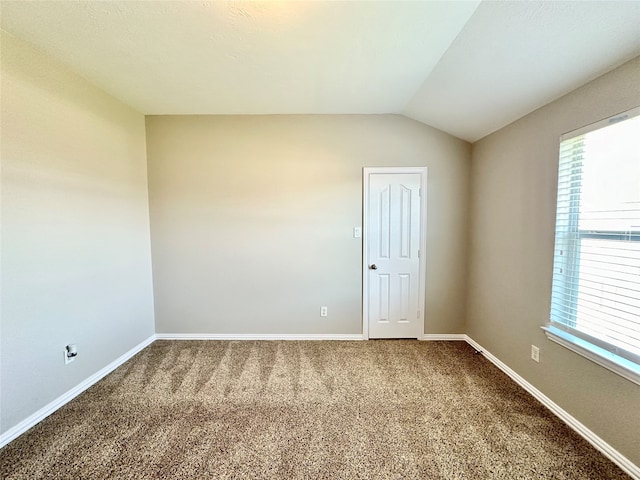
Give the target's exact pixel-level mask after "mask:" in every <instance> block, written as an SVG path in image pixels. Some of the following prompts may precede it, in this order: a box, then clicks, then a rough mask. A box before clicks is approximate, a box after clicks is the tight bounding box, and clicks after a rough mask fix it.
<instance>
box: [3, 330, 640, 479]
mask: <svg viewBox="0 0 640 480" xmlns="http://www.w3.org/2000/svg"><path fill="white" fill-rule="evenodd" d="M0 478H3V479H7V480H8V479H23V478H29V479H32V478H34V479H35V478H47V479H58V478H59V479H63V478H64V479H106V478H116V479H145V478H149V479H152V478H162V479H172V478H179V479H206V478H215V479H231V478H256V479H257V478H260V479H302V478H305V479H368V478H371V479H391V478H393V479H473V480H476V479H509V480H511V479H572V480H575V479H589V480H597V479H608V480H615V479H623V478H629V477H627V476H626V475H625V474H624V473H623V472H622V471H621V470H620V469H619V468H618V467H617V466H615V465H614V464H613V463H611V462H610V461H609V460H607V459H606V458H605V457H604V456H602V455H601V454H600V453H599V452H597V451H596V450H595V449H594V448H593V447H591V446H590V445H589V444H588V443H587V442H585V441H584V440H583V439H581V438H580V437H579V436H578V435H577V434H575V433H574V432H573V431H572V430H570V429H569V428H568V427H567V426H565V425H564V424H563V423H562V422H560V420H558V419H557V418H556V417H554V416H553V415H552V414H551V413H549V412H548V411H547V410H546V409H545V408H544V407H543V406H542V405H541V404H539V403H538V402H537V401H536V400H535V399H533V398H532V397H531V396H530V395H528V394H527V393H526V392H525V391H524V390H522V389H521V388H520V387H518V386H517V385H516V384H515V383H513V382H512V381H511V380H510V379H509V378H508V377H507V376H506V375H504V374H503V373H502V372H500V371H499V370H498V369H497V368H495V367H494V366H493V365H492V364H491V363H490V362H489V361H488V360H486V359H485V358H484V357H482V355H476V354H475V353H474V350H473V349H472V348H471V347H470V346H469V345H467V344H466V343H463V342H418V341H411V340H399V341H398V340H397V341H386V340H385V341H369V342H297V341H273V342H239V341H157V342H155V343H154V344H152V345H151V346H149V347H148V348H146V349H145V350H143V351H142V352H140V353H139V354H138V355H136V356H135V357H134V358H133V359H131V360H130V361H128V362H127V363H126V364H124V365H123V366H121V367H120V368H118V369H117V370H116V371H114V372H113V373H111V374H110V375H108V376H107V377H105V378H104V379H103V380H102V381H100V382H99V383H97V384H96V385H94V386H93V387H91V388H90V389H89V390H87V391H86V392H85V393H84V394H82V395H81V396H79V397H78V398H76V399H75V400H73V401H71V402H70V403H68V404H67V405H66V406H64V407H62V408H61V409H60V410H58V411H57V412H56V413H54V414H53V415H51V416H50V417H48V418H47V419H45V420H44V421H42V422H41V423H39V424H38V425H36V426H35V427H34V428H32V429H31V430H30V431H29V432H27V433H25V434H24V435H22V436H21V437H19V438H18V439H16V440H14V441H13V442H12V443H10V444H9V445H7V446H6V447H5V448H3V449H2V450H0Z"/></svg>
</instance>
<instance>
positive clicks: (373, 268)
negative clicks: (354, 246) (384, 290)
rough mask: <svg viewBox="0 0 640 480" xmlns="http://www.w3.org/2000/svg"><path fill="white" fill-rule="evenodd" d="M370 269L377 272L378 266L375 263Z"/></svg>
mask: <svg viewBox="0 0 640 480" xmlns="http://www.w3.org/2000/svg"><path fill="white" fill-rule="evenodd" d="M369 268H370V269H371V270H377V269H378V266H377V265H376V264H375V263H374V264H373V265H371V266H370V267H369Z"/></svg>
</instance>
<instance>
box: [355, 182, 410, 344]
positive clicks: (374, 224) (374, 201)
mask: <svg viewBox="0 0 640 480" xmlns="http://www.w3.org/2000/svg"><path fill="white" fill-rule="evenodd" d="M368 182H369V184H368V188H369V195H368V199H369V202H368V203H369V205H368V209H367V210H368V212H367V215H368V218H367V220H368V221H367V229H368V232H367V243H368V244H367V245H366V246H365V248H366V260H367V265H368V266H369V269H368V273H367V275H368V292H365V293H366V294H367V298H368V305H367V306H368V308H367V311H368V317H369V318H368V323H369V337H370V338H417V337H418V336H419V335H420V332H421V325H420V322H419V320H420V319H421V316H420V311H419V310H420V306H419V299H420V292H419V286H420V279H419V275H420V260H419V256H418V251H419V248H420V185H421V175H420V174H419V173H406V174H400V173H380V174H377V173H376V174H370V175H369V177H368Z"/></svg>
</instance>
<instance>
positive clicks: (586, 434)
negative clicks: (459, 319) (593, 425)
mask: <svg viewBox="0 0 640 480" xmlns="http://www.w3.org/2000/svg"><path fill="white" fill-rule="evenodd" d="M465 337H466V338H465V340H466V341H467V343H468V344H469V345H471V346H472V347H473V348H475V349H476V350H477V351H479V352H482V355H484V356H485V357H486V358H487V360H489V361H490V362H491V363H493V364H494V365H495V366H496V367H498V368H499V369H500V370H502V371H503V372H504V373H506V374H507V375H508V376H509V377H511V379H512V380H513V381H514V382H516V383H517V384H518V385H520V386H521V387H522V388H524V389H525V390H526V391H527V392H529V393H530V394H531V395H533V396H534V397H535V398H536V399H537V400H538V401H539V402H540V403H542V404H543V405H544V406H545V407H547V408H548V409H549V410H551V412H552V413H553V414H555V415H556V416H557V417H558V418H560V420H562V421H563V422H564V423H566V424H567V425H568V426H569V427H571V428H572V429H573V430H575V431H576V432H577V433H578V434H579V435H580V436H581V437H582V438H584V439H585V440H586V441H587V442H589V443H590V444H591V445H593V446H594V447H595V448H596V449H597V450H599V451H600V452H602V454H604V456H606V457H607V458H609V459H610V460H611V461H612V462H613V463H615V464H616V465H618V466H619V467H620V468H621V469H622V470H624V471H625V472H626V473H627V474H628V475H630V476H631V478H633V479H634V480H640V467H639V466H638V465H636V464H635V463H633V462H632V461H631V460H629V459H628V458H627V457H625V456H624V455H622V454H621V453H620V452H618V451H617V450H616V449H615V448H613V447H612V446H611V445H609V444H608V443H607V442H605V441H604V440H603V439H602V438H600V437H599V436H598V435H596V434H595V433H593V432H592V431H591V430H589V429H588V428H587V427H586V426H585V425H584V424H582V423H581V422H580V421H578V420H577V419H576V418H574V417H573V416H571V415H570V414H569V413H567V412H566V411H565V410H563V409H562V408H561V407H560V406H559V405H558V404H556V403H555V402H553V401H552V400H551V399H550V398H549V397H547V396H546V395H545V394H544V393H542V392H541V391H540V390H538V389H537V388H536V387H534V386H533V385H531V384H530V383H529V382H527V381H526V380H525V379H524V378H522V377H521V376H520V375H518V374H517V373H516V372H515V371H513V370H512V369H511V368H509V367H508V366H507V365H506V364H504V363H503V362H501V361H500V360H499V359H498V358H497V357H495V356H494V355H492V354H491V353H490V352H488V351H487V350H485V349H484V348H483V347H482V346H481V345H480V344H479V343H478V342H476V341H475V340H473V339H472V338H470V337H469V336H468V335H465Z"/></svg>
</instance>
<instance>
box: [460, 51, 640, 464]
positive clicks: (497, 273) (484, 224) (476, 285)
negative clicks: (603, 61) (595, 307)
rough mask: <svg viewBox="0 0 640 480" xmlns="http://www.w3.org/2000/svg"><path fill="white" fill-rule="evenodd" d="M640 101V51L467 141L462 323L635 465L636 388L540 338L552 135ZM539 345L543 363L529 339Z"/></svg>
mask: <svg viewBox="0 0 640 480" xmlns="http://www.w3.org/2000/svg"><path fill="white" fill-rule="evenodd" d="M638 105H640V58H636V59H635V60H633V61H631V62H629V63H627V64H625V65H623V66H622V67H620V68H618V69H617V70H614V71H613V72H611V73H609V74H607V75H604V76H603V77H600V78H598V79H596V80H595V81H593V82H591V83H589V84H587V85H585V86H584V87H582V88H580V89H578V90H576V91H574V92H572V93H570V94H569V95H567V96H565V97H563V98H561V99H559V100H557V101H555V102H553V103H551V104H549V105H547V106H545V107H543V108H541V109H539V110H537V111H535V112H533V113H531V114H530V115H527V116H526V117H524V118H522V119H520V120H518V121H517V122H515V123H513V124H511V125H509V126H507V127H505V128H503V129H502V130H500V131H498V132H496V133H494V134H492V135H491V136H489V137H486V138H485V139H483V140H481V141H480V142H477V143H475V144H474V145H473V154H472V169H471V178H472V181H471V203H470V205H471V211H470V216H471V230H470V240H469V254H470V264H469V298H468V304H467V309H468V316H467V333H468V334H469V335H470V336H471V337H472V338H473V339H475V340H476V341H478V342H479V343H480V344H482V345H483V346H484V347H485V348H486V349H487V350H489V351H490V352H492V353H493V354H494V355H496V356H497V357H498V358H499V359H500V360H502V361H503V362H504V363H506V364H507V365H509V366H510V367H511V368H513V369H514V370H515V371H516V372H517V373H519V374H520V375H521V376H523V377H524V378H525V379H526V380H528V381H529V382H531V383H532V384H533V385H534V386H535V387H537V388H538V389H540V390H541V391H542V392H543V393H544V394H545V395H547V396H548V397H550V398H551V399H552V400H553V401H554V402H556V403H557V404H558V405H560V406H561V407H562V408H564V409H565V410H566V411H568V412H569V413H570V414H571V415H573V416H574V417H576V418H577V419H578V420H579V421H581V422H582V423H583V424H585V425H586V426H587V427H589V428H590V429H591V430H592V431H593V432H595V433H596V434H598V435H599V436H601V437H602V438H603V439H605V440H606V441H607V442H608V443H609V444H610V445H612V446H613V447H614V448H616V449H617V450H618V451H619V452H621V453H622V454H624V455H625V456H627V457H628V458H629V459H630V460H632V461H633V462H635V464H636V465H640V436H639V435H638V432H640V415H639V414H638V407H639V406H640V388H639V387H638V386H637V385H635V384H633V383H631V382H629V381H628V380H625V379H623V378H622V377H620V376H618V375H616V374H614V373H612V372H610V371H608V370H606V369H604V368H602V367H600V366H598V365H596V364H595V363H593V362H591V361H589V360H587V359H585V358H583V357H581V356H579V355H577V354H575V353H573V352H571V351H569V350H567V349H566V348H564V347H561V346H559V345H557V344H555V343H552V342H550V341H549V340H547V339H546V337H545V335H544V333H543V331H542V330H541V329H540V326H541V325H543V324H545V323H546V322H547V321H548V318H549V306H550V298H551V297H550V296H551V274H552V266H553V248H554V229H555V201H556V190H557V185H556V181H557V168H558V139H559V136H560V135H561V134H562V133H565V132H568V131H571V130H574V129H576V128H578V127H582V126H584V125H587V124H590V123H593V122H595V121H597V120H600V119H602V118H605V117H608V116H611V115H614V114H616V113H619V112H621V111H624V110H627V109H629V108H632V107H635V106H638ZM531 344H535V345H537V346H538V347H540V363H535V362H533V361H532V360H530V358H529V355H530V346H531Z"/></svg>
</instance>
